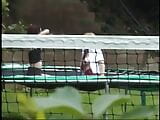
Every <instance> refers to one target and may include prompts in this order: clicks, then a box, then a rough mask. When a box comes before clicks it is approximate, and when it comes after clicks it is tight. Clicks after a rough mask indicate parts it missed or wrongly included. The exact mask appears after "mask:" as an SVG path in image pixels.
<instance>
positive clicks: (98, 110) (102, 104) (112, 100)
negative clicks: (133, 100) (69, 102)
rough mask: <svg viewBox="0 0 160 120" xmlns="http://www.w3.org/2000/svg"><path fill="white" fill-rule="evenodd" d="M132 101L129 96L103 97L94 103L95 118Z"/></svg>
mask: <svg viewBox="0 0 160 120" xmlns="http://www.w3.org/2000/svg"><path fill="white" fill-rule="evenodd" d="M128 100H130V97H129V96H124V95H102V96H100V97H99V98H98V99H96V100H95V101H94V102H93V115H94V118H97V117H99V116H100V115H102V114H103V113H104V112H105V110H106V109H109V108H110V107H113V106H116V105H119V104H121V103H124V102H127V101H128Z"/></svg>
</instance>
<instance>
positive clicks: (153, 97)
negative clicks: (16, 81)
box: [2, 85, 159, 119]
mask: <svg viewBox="0 0 160 120" xmlns="http://www.w3.org/2000/svg"><path fill="white" fill-rule="evenodd" d="M23 87H24V86H23ZM25 88H26V87H24V88H22V86H21V87H19V88H17V87H16V86H15V85H9V86H7V87H6V88H5V90H3V91H2V113H3V114H8V113H15V112H20V111H21V110H20V109H19V105H18V102H17V96H16V93H23V94H25V95H26V96H30V93H29V90H27V89H25ZM53 91H54V90H51V89H50V90H48V89H40V88H38V89H35V88H34V89H33V91H32V92H33V94H32V95H33V96H48V95H49V94H50V93H52V92H53ZM80 93H81V96H82V103H83V105H84V109H85V110H86V111H87V112H88V114H90V115H92V114H94V113H92V103H93V101H94V100H95V99H96V98H97V97H98V96H100V95H102V94H105V90H97V91H93V92H85V91H80ZM145 93H146V105H158V104H159V92H157V91H155V92H145ZM109 94H123V95H124V94H125V90H124V89H117V88H110V90H109ZM128 94H129V95H131V101H130V102H128V103H126V104H123V105H120V106H118V107H116V108H112V109H110V110H109V111H108V113H107V114H108V116H109V118H110V119H116V118H117V117H118V116H119V115H121V114H122V113H124V112H125V111H129V110H131V109H132V108H133V107H135V106H139V105H141V95H140V92H139V91H136V90H129V91H128ZM49 112H50V113H52V111H49ZM54 114H58V113H54ZM156 114H157V113H155V116H153V117H152V119H158V116H156ZM59 115H63V114H59Z"/></svg>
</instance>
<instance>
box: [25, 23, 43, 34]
mask: <svg viewBox="0 0 160 120" xmlns="http://www.w3.org/2000/svg"><path fill="white" fill-rule="evenodd" d="M40 32H41V27H40V26H38V25H34V24H30V25H29V26H28V29H27V34H39V33H40Z"/></svg>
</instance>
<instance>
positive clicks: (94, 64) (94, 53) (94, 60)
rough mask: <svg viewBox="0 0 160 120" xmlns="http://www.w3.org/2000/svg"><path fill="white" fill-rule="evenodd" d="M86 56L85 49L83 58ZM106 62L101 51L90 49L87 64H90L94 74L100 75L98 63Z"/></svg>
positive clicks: (86, 59)
mask: <svg viewBox="0 0 160 120" xmlns="http://www.w3.org/2000/svg"><path fill="white" fill-rule="evenodd" d="M83 54H84V49H83V50H82V56H83ZM101 60H103V61H104V57H103V53H102V50H101V49H89V53H88V56H87V57H86V58H85V61H86V62H90V67H91V70H92V72H93V73H95V74H96V73H98V74H99V73H100V70H99V67H98V61H101Z"/></svg>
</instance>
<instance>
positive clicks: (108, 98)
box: [3, 87, 157, 120]
mask: <svg viewBox="0 0 160 120" xmlns="http://www.w3.org/2000/svg"><path fill="white" fill-rule="evenodd" d="M129 100H130V96H124V95H108V94H105V95H101V96H100V97H98V98H97V99H95V101H94V102H93V105H92V109H93V116H90V115H88V114H87V113H88V111H85V110H84V108H83V105H82V101H81V95H80V93H79V91H78V90H76V89H74V88H72V87H64V88H57V89H56V91H55V92H54V93H52V94H51V95H50V96H48V97H32V98H31V97H26V95H24V94H17V101H18V102H19V105H20V111H21V112H20V113H17V115H16V114H9V115H8V116H4V115H3V117H4V118H12V119H14V118H15V119H16V118H20V119H33V120H35V119H37V120H38V119H50V118H52V119H71V118H73V116H74V119H75V118H77V119H97V118H100V116H102V115H103V114H104V113H106V114H107V111H108V110H109V109H110V108H112V107H116V106H119V105H121V104H123V103H126V102H128V101H129ZM156 110H157V107H155V106H140V107H135V108H134V109H133V110H131V111H129V112H126V113H124V114H122V115H121V117H120V119H144V118H149V117H150V116H152V115H154V113H155V112H156ZM48 111H52V112H54V113H64V114H63V115H53V114H50V115H47V114H46V113H47V112H48ZM146 113H147V114H146ZM106 118H108V117H107V116H106Z"/></svg>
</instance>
